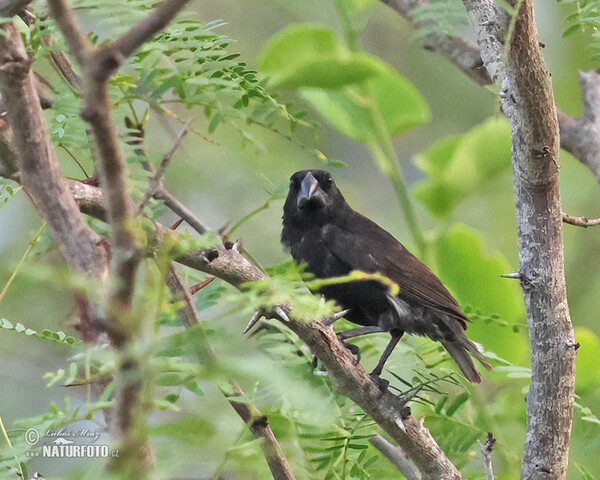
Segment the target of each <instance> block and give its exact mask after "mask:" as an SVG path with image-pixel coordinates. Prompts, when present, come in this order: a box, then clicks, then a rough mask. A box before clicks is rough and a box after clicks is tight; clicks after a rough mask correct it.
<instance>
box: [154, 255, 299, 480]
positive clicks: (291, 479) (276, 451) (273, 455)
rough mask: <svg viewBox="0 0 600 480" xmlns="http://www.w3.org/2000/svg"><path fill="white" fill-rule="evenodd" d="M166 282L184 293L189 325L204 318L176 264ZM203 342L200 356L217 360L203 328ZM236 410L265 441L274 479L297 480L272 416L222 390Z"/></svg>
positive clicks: (239, 390) (234, 386)
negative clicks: (279, 440) (274, 427)
mask: <svg viewBox="0 0 600 480" xmlns="http://www.w3.org/2000/svg"><path fill="white" fill-rule="evenodd" d="M166 283H167V285H168V286H169V289H170V290H171V292H172V293H173V296H174V297H175V298H177V297H179V296H181V297H182V298H183V303H184V304H183V307H181V308H180V309H179V314H180V315H181V318H182V320H183V323H184V325H185V326H186V327H191V326H193V325H199V324H200V319H199V316H198V311H197V310H196V305H195V303H194V300H193V299H192V295H191V293H190V291H189V289H188V288H187V287H186V285H185V284H184V283H183V281H182V280H181V278H180V277H179V275H178V274H177V272H176V271H175V268H174V267H173V265H171V266H170V267H169V270H168V271H167V275H166ZM201 336H202V345H199V346H198V347H199V348H197V352H198V357H199V358H200V361H201V362H206V361H209V362H210V361H215V359H216V354H215V352H214V350H213V348H212V346H211V345H210V343H209V341H208V339H207V338H205V336H204V331H203V330H201ZM230 386H231V388H232V390H233V395H234V396H236V397H239V396H242V395H244V391H243V390H242V388H241V387H240V386H239V385H238V384H237V383H236V382H234V381H232V382H230ZM221 392H222V393H223V395H225V396H226V397H227V399H228V401H229V403H230V404H231V406H232V407H233V409H234V410H235V411H236V413H237V414H238V415H239V416H240V418H241V419H242V420H243V421H244V423H245V424H246V425H248V428H249V429H250V431H251V432H252V435H254V437H255V438H257V439H261V440H262V442H261V444H260V447H261V449H262V451H263V453H264V455H265V459H266V460H267V463H268V465H269V468H270V469H271V474H272V475H273V479H274V480H295V478H296V477H295V476H294V473H293V472H292V470H291V468H290V466H289V464H288V461H287V459H286V458H285V455H284V454H283V450H281V446H280V445H279V442H278V441H277V438H275V435H274V434H273V431H272V430H271V426H270V425H269V422H268V419H267V417H266V416H265V415H263V414H262V413H261V412H260V410H258V408H256V407H255V406H254V405H252V404H251V403H248V402H245V403H239V402H236V401H235V400H234V399H233V398H231V396H230V395H227V394H226V393H225V392H224V391H223V390H221Z"/></svg>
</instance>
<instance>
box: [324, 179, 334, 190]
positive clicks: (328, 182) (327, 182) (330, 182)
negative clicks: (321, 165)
mask: <svg viewBox="0 0 600 480" xmlns="http://www.w3.org/2000/svg"><path fill="white" fill-rule="evenodd" d="M332 185H333V178H331V177H327V178H326V179H325V182H324V186H325V188H330V187H331V186H332Z"/></svg>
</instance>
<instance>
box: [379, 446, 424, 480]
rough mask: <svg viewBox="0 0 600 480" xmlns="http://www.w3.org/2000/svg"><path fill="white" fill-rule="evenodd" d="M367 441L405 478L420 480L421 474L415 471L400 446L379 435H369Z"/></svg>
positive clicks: (407, 479)
mask: <svg viewBox="0 0 600 480" xmlns="http://www.w3.org/2000/svg"><path fill="white" fill-rule="evenodd" d="M369 442H370V443H371V445H373V446H374V447H375V448H376V449H377V450H379V451H380V452H381V453H382V454H383V455H384V456H385V458H387V459H388V460H389V461H390V462H391V463H392V465H394V466H395V467H396V468H397V469H398V470H399V471H400V473H401V474H402V475H404V477H405V478H406V480H421V475H419V473H418V472H416V471H415V468H414V467H413V465H412V463H411V462H410V460H409V459H408V458H407V457H406V454H405V453H404V452H403V451H402V449H401V448H400V447H398V446H396V445H393V444H392V443H390V442H388V441H387V440H386V439H385V438H383V437H382V436H381V435H375V436H374V437H371V438H370V439H369Z"/></svg>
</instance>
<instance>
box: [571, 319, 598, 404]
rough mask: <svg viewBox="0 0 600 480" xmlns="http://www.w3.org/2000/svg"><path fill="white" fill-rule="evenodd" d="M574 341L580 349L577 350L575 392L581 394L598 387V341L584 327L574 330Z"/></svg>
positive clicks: (593, 334) (594, 335)
mask: <svg viewBox="0 0 600 480" xmlns="http://www.w3.org/2000/svg"><path fill="white" fill-rule="evenodd" d="M575 340H576V341H577V342H578V343H579V345H580V347H579V350H577V376H576V385H577V391H578V392H583V391H585V390H587V389H589V388H596V387H597V386H598V378H599V377H600V368H598V359H599V358H600V339H598V337H597V336H596V334H595V333H594V332H592V331H591V330H588V329H587V328H584V327H577V328H575Z"/></svg>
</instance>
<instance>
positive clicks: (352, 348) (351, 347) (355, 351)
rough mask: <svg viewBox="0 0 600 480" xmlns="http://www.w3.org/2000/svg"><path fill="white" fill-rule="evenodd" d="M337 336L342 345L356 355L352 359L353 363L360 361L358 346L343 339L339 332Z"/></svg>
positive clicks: (356, 363)
mask: <svg viewBox="0 0 600 480" xmlns="http://www.w3.org/2000/svg"><path fill="white" fill-rule="evenodd" d="M338 338H339V339H340V342H342V344H343V345H344V347H346V348H347V349H348V350H350V353H351V354H352V355H354V356H355V357H356V359H355V360H354V365H358V364H359V363H360V348H358V347H357V346H356V345H352V344H351V343H348V342H346V341H344V339H343V338H341V337H340V334H339V333H338Z"/></svg>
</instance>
